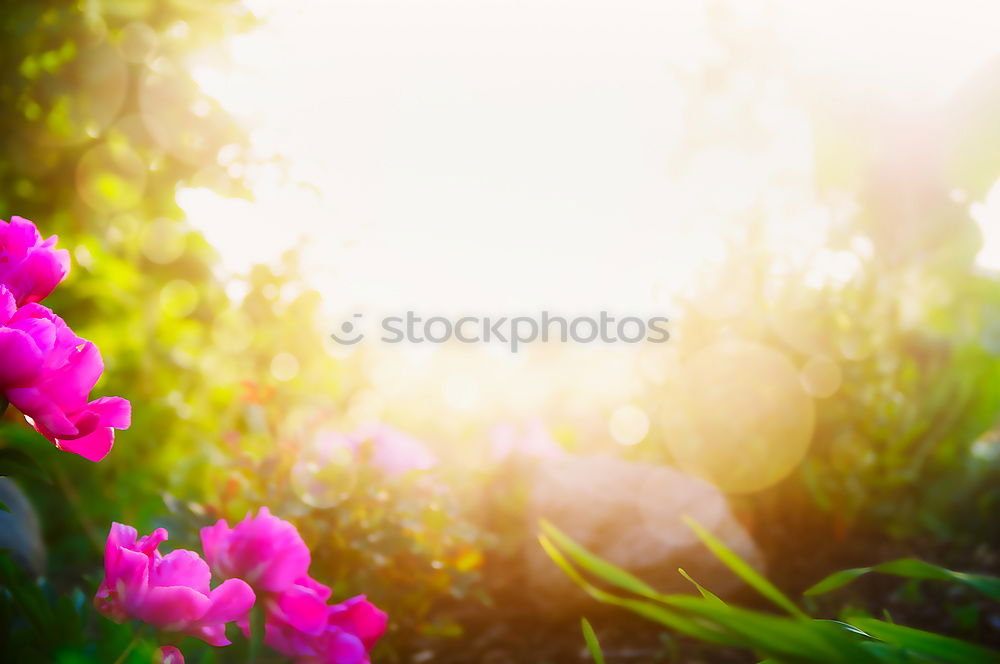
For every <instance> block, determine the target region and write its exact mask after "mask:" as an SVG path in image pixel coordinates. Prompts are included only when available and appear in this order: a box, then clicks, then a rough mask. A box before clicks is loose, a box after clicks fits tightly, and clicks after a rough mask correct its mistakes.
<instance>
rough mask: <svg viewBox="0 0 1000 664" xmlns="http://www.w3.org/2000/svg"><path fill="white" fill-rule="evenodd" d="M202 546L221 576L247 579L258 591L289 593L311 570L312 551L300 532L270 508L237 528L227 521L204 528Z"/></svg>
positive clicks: (264, 509)
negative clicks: (310, 554)
mask: <svg viewBox="0 0 1000 664" xmlns="http://www.w3.org/2000/svg"><path fill="white" fill-rule="evenodd" d="M201 544H202V548H204V550H205V559H206V560H208V564H209V565H211V566H212V569H213V570H215V572H216V573H217V574H218V575H219V576H221V577H223V578H227V579H230V578H234V577H236V578H240V579H244V580H245V581H246V582H247V583H249V584H250V585H251V586H253V587H254V588H256V589H257V591H258V592H277V591H282V590H285V589H286V588H288V587H289V586H291V585H293V584H294V583H295V582H296V581H297V580H298V579H300V578H302V577H304V576H305V575H306V572H307V570H308V569H309V561H310V557H309V548H308V547H307V546H306V543H305V542H303V541H302V537H301V536H300V535H299V531H298V530H296V529H295V526H293V525H292V524H290V523H288V522H287V521H284V520H282V519H279V518H278V517H276V516H272V514H271V511H270V510H269V509H267V508H266V507H261V508H260V510H259V511H258V512H257V516H252V515H251V514H249V513H248V514H247V516H246V518H245V519H243V520H242V521H240V522H239V523H237V524H236V526H234V527H233V528H230V527H229V524H228V523H226V520H225V519H221V520H219V522H218V523H216V524H215V525H214V526H209V527H207V528H202V529H201Z"/></svg>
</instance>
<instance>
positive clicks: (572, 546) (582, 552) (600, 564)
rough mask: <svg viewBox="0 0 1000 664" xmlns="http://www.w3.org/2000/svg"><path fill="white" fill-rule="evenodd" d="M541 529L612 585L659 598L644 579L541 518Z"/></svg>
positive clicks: (585, 566) (578, 562) (582, 564)
mask: <svg viewBox="0 0 1000 664" xmlns="http://www.w3.org/2000/svg"><path fill="white" fill-rule="evenodd" d="M541 527H542V530H543V531H544V532H545V534H546V535H547V536H548V537H549V538H550V539H551V540H552V541H553V542H555V543H556V544H558V545H559V547H560V548H561V549H562V550H564V551H565V552H566V553H567V555H569V556H570V557H571V558H572V559H573V560H574V562H576V564H577V565H579V566H580V567H582V568H583V569H585V570H587V571H588V572H590V573H591V574H593V575H594V576H596V577H598V578H599V579H601V580H603V581H607V582H608V583H610V584H611V585H613V586H617V587H619V588H621V589H622V590H627V591H629V592H631V593H635V594H636V595H641V596H642V597H648V598H650V599H659V598H660V597H661V594H660V593H658V592H657V591H656V590H655V589H653V588H652V587H651V586H649V585H647V584H646V583H645V582H644V581H642V580H641V579H639V578H638V577H635V576H633V575H631V574H629V573H628V572H626V571H625V570H623V569H621V568H620V567H618V566H617V565H614V564H612V563H609V562H608V561H606V560H603V559H601V558H600V557H598V556H595V555H594V554H592V553H591V552H590V551H587V550H586V549H585V548H583V547H582V546H580V545H579V544H577V543H576V542H574V541H573V540H572V539H571V538H570V537H569V536H567V535H566V534H565V533H563V532H562V531H561V530H559V529H558V528H556V527H555V526H554V525H552V524H551V523H549V522H548V521H546V520H545V519H542V521H541Z"/></svg>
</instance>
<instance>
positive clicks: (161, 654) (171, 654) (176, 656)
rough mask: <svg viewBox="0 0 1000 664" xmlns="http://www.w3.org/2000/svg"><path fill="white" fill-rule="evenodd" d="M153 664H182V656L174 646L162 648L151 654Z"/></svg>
mask: <svg viewBox="0 0 1000 664" xmlns="http://www.w3.org/2000/svg"><path fill="white" fill-rule="evenodd" d="M153 664H184V655H182V654H181V651H180V650H178V649H177V648H175V647H174V646H162V647H160V648H158V649H157V650H156V652H155V653H153Z"/></svg>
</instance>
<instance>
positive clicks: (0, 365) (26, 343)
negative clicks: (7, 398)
mask: <svg viewBox="0 0 1000 664" xmlns="http://www.w3.org/2000/svg"><path fill="white" fill-rule="evenodd" d="M41 370H42V351H41V350H39V349H38V345H37V344H36V343H35V341H34V340H33V339H32V338H31V336H30V335H29V334H27V333H26V332H24V331H23V330H17V329H14V328H10V327H0V389H4V388H8V387H27V386H29V385H30V384H31V383H32V381H34V380H35V378H36V377H37V376H38V374H39V373H40V372H41Z"/></svg>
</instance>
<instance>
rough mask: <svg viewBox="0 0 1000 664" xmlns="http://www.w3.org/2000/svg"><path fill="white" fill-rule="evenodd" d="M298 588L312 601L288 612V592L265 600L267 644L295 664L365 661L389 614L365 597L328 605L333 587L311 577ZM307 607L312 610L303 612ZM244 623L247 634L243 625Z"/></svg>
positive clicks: (366, 661) (302, 580)
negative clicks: (318, 608)
mask: <svg viewBox="0 0 1000 664" xmlns="http://www.w3.org/2000/svg"><path fill="white" fill-rule="evenodd" d="M297 588H298V592H302V593H304V594H305V595H309V596H310V597H311V601H310V602H308V603H307V602H304V601H302V602H301V603H300V604H299V605H298V607H295V608H292V610H289V609H290V608H291V607H289V606H288V605H287V600H286V598H285V597H283V595H285V594H287V593H288V591H286V592H285V593H279V594H278V596H277V597H275V598H272V599H270V600H269V601H268V602H267V604H266V619H265V620H266V624H265V634H264V643H266V644H267V645H268V646H270V647H271V648H274V649H275V650H277V651H278V652H280V653H281V654H283V655H288V656H290V657H294V658H295V662H296V664H367V663H368V662H369V658H368V653H369V651H370V650H371V649H372V647H374V645H375V643H376V642H377V641H378V639H379V637H381V636H382V633H383V632H385V628H386V625H387V622H388V617H387V616H386V614H385V612H384V611H381V610H379V609H378V608H376V607H375V605H374V604H372V603H371V602H369V601H368V600H367V599H366V598H365V597H364V595H358V596H357V597H352V598H351V599H349V600H346V601H344V602H342V603H340V604H334V605H332V606H327V605H326V601H327V600H328V599H329V597H330V589H329V588H327V587H326V586H324V585H322V584H320V583H317V582H316V581H314V580H313V579H311V578H308V577H306V578H305V579H301V580H300V582H299V584H297ZM299 599H300V601H301V600H302V599H304V597H303V598H299ZM317 602H318V603H319V604H320V606H322V609H323V610H322V613H321V616H320V620H319V622H318V623H316V622H315V619H316V617H317V616H316V614H315V613H314V611H313V607H314V606H315V605H316V603H317ZM306 606H308V607H309V609H308V614H307V613H306V612H304V611H302V609H304V608H305V607H306ZM307 615H308V617H307ZM241 627H243V630H244V633H247V632H248V629H247V626H246V624H245V623H241Z"/></svg>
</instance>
